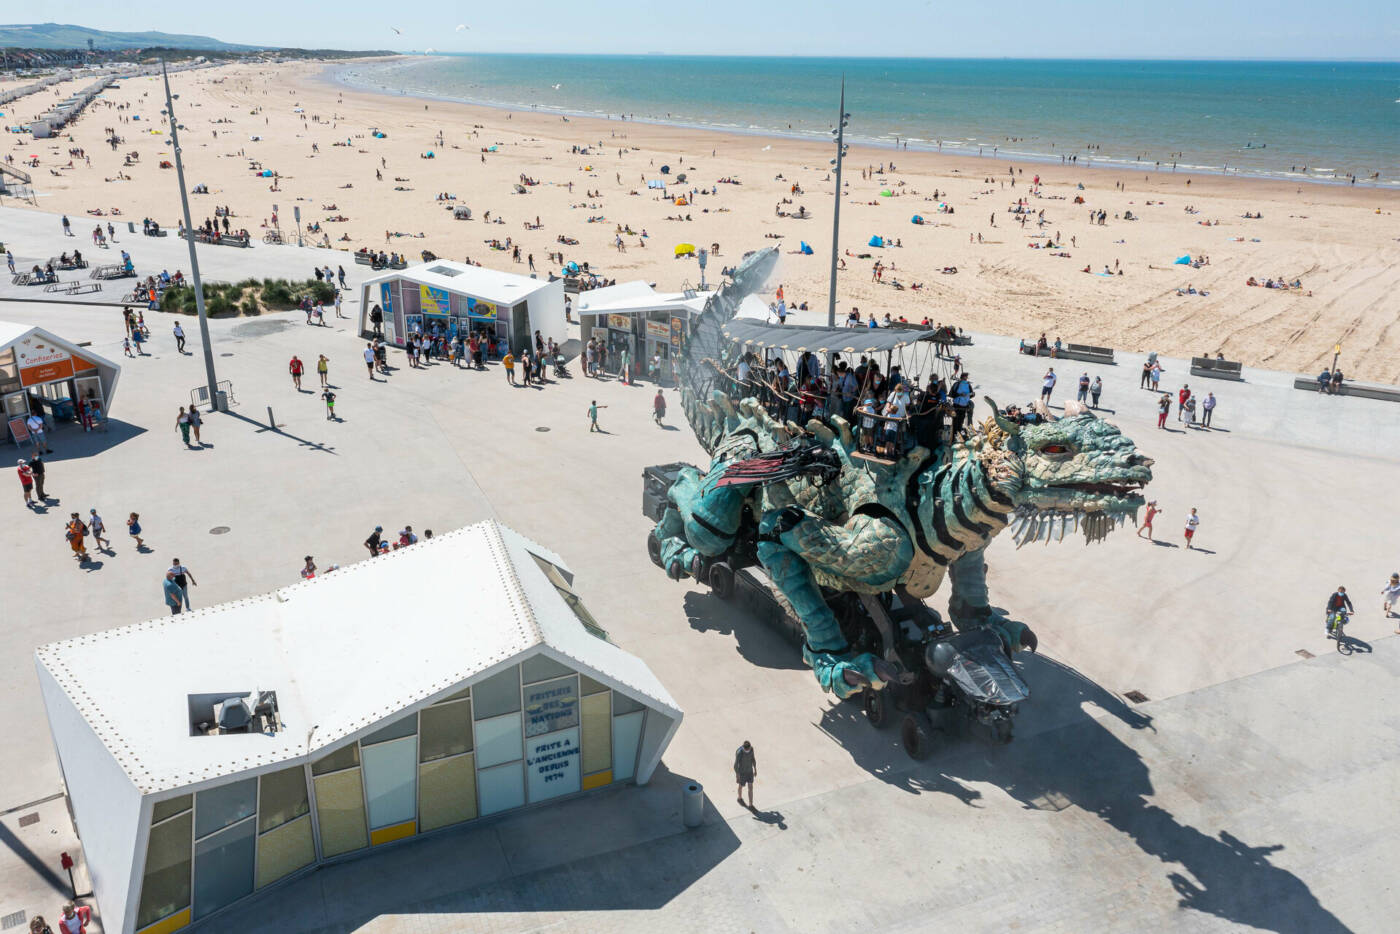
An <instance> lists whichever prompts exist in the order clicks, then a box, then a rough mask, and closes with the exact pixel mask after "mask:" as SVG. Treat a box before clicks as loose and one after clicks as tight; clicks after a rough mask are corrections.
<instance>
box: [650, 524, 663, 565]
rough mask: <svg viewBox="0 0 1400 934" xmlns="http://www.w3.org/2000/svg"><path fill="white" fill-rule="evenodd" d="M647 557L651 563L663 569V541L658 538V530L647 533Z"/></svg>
mask: <svg viewBox="0 0 1400 934" xmlns="http://www.w3.org/2000/svg"><path fill="white" fill-rule="evenodd" d="M647 557H648V558H650V559H651V563H652V564H654V565H656V566H657V567H661V566H662V565H661V540H660V539H658V538H657V537H656V530H655V529H652V530H651V531H650V532H648V533H647Z"/></svg>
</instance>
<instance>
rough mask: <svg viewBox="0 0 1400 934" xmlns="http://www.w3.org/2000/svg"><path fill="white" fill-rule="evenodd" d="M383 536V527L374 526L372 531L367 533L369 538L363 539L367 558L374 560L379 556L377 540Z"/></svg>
mask: <svg viewBox="0 0 1400 934" xmlns="http://www.w3.org/2000/svg"><path fill="white" fill-rule="evenodd" d="M383 534H384V526H382V525H376V526H375V527H374V531H373V532H371V533H369V538H367V539H365V547H366V548H368V549H369V556H370V557H371V558H375V557H378V556H379V539H380V536H382V535H383Z"/></svg>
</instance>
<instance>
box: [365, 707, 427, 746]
mask: <svg viewBox="0 0 1400 934" xmlns="http://www.w3.org/2000/svg"><path fill="white" fill-rule="evenodd" d="M417 732H418V715H417V714H416V713H411V714H409V715H408V716H406V717H402V718H400V719H398V720H395V721H394V722H393V723H391V724H389V725H388V726H382V727H380V728H379V729H377V730H375V731H374V732H373V733H371V734H369V735H368V736H365V737H362V738H361V739H360V745H361V746H373V745H374V744H375V743H386V742H388V741H389V740H391V739H399V738H401V737H404V736H412V735H413V734H414V733H417Z"/></svg>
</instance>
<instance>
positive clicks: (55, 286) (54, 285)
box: [44, 279, 70, 292]
mask: <svg viewBox="0 0 1400 934" xmlns="http://www.w3.org/2000/svg"><path fill="white" fill-rule="evenodd" d="M69 284H70V283H67V282H59V281H58V280H57V279H55V280H54V281H52V282H50V283H48V284H47V285H45V286H44V291H45V292H57V291H58V290H59V289H63V290H64V291H67V290H68V286H69Z"/></svg>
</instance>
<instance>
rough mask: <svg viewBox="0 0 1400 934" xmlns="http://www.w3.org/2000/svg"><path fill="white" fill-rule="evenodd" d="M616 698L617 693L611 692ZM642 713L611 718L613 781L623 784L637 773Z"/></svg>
mask: <svg viewBox="0 0 1400 934" xmlns="http://www.w3.org/2000/svg"><path fill="white" fill-rule="evenodd" d="M613 697H614V698H616V697H617V692H616V691H614V692H613ZM645 716H646V714H645V713H643V712H642V711H637V712H636V713H629V714H626V715H624V716H621V717H613V781H615V782H625V781H627V780H628V779H630V778H631V777H632V776H633V775H635V774H636V772H637V743H638V742H639V741H640V740H641V738H642V719H643V718H644V717H645Z"/></svg>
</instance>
